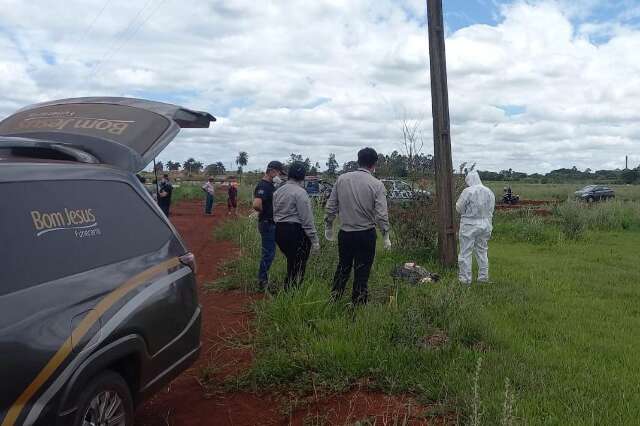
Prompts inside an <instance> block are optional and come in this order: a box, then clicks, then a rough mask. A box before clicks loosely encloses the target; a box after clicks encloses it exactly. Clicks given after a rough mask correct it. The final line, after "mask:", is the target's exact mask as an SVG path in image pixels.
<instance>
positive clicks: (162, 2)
mask: <svg viewBox="0 0 640 426" xmlns="http://www.w3.org/2000/svg"><path fill="white" fill-rule="evenodd" d="M167 1H168V0H161V1H160V2H158V3H156V7H155V9H153V10H152V11H151V13H149V14H148V15H147V17H146V18H144V19H143V20H142V21H141V22H140V23H139V25H138V26H137V27H135V28H132V30H131V31H130V32H129V35H128V37H126V38H124V39H123V40H122V42H121V43H120V44H119V45H118V46H117V47H116V48H115V49H114V50H113V52H112V53H111V54H110V55H109V56H108V57H107V58H105V59H104V60H103V61H102V64H104V63H106V62H107V61H108V60H109V59H111V58H112V57H113V56H115V55H116V54H117V53H118V52H119V51H120V50H122V48H123V47H124V46H125V45H126V44H127V43H129V42H130V41H131V40H132V39H133V38H134V37H135V36H136V34H137V33H138V31H140V29H141V28H142V27H144V25H145V24H146V23H147V22H148V21H149V20H150V19H151V18H152V17H153V16H154V15H155V14H156V13H157V12H158V10H160V8H161V7H162V5H164V4H165V3H166V2H167ZM97 74H98V73H97V71H96V72H94V73H93V74H92V77H95V76H96V75H97Z"/></svg>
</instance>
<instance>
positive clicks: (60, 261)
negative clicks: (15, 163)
mask: <svg viewBox="0 0 640 426" xmlns="http://www.w3.org/2000/svg"><path fill="white" fill-rule="evenodd" d="M0 199H2V203H0V220H1V221H2V228H1V229H2V231H1V234H2V238H0V241H1V245H0V259H2V267H0V295H3V294H7V293H11V292H14V291H18V290H21V289H23V288H27V287H30V286H34V285H37V284H40V283H43V282H47V281H52V280H55V279H58V278H62V277H65V276H68V275H73V274H76V273H79V272H83V271H87V270H90V269H94V268H97V267H99V266H103V265H107V264H111V263H115V262H120V261H123V260H126V259H129V258H132V257H135V256H139V255H142V254H145V253H149V252H153V251H155V250H158V249H159V248H161V247H162V246H163V245H164V244H166V243H167V242H168V241H169V240H170V239H171V238H172V232H171V230H170V229H169V227H168V226H167V225H166V223H165V222H164V221H163V220H162V219H161V218H160V217H159V216H158V215H157V214H156V213H155V212H154V210H153V209H152V208H151V206H149V204H147V202H146V201H145V200H143V199H142V198H141V197H140V196H139V195H138V193H137V192H136V191H135V190H134V189H133V187H131V186H130V185H128V184H126V183H122V182H112V181H34V182H10V183H0Z"/></svg>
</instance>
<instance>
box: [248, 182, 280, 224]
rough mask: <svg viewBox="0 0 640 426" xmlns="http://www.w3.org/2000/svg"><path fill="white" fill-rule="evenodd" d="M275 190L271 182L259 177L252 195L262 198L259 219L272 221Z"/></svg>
mask: <svg viewBox="0 0 640 426" xmlns="http://www.w3.org/2000/svg"><path fill="white" fill-rule="evenodd" d="M275 190H276V188H275V186H273V183H271V182H268V181H266V180H264V179H261V180H260V182H258V184H257V185H256V189H255V190H254V191H253V196H254V197H255V198H260V199H261V200H262V211H261V212H260V214H259V215H258V219H259V220H260V221H263V220H268V221H271V222H273V192H274V191H275Z"/></svg>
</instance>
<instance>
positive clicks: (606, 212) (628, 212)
mask: <svg viewBox="0 0 640 426" xmlns="http://www.w3.org/2000/svg"><path fill="white" fill-rule="evenodd" d="M554 216H555V217H556V218H557V219H558V220H559V223H560V226H561V227H562V230H563V232H564V234H565V235H566V236H567V237H568V238H570V239H578V238H580V237H581V236H582V235H583V234H584V232H585V231H586V230H598V231H623V230H628V229H632V228H638V227H640V203H638V202H622V201H608V202H601V203H597V204H586V203H584V202H578V201H567V202H566V203H563V204H560V205H557V206H556V207H555V208H554Z"/></svg>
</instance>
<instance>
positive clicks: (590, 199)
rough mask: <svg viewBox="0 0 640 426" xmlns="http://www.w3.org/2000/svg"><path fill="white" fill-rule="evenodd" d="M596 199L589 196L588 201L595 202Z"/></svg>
mask: <svg viewBox="0 0 640 426" xmlns="http://www.w3.org/2000/svg"><path fill="white" fill-rule="evenodd" d="M594 201H595V198H593V197H587V203H593V202H594Z"/></svg>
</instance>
